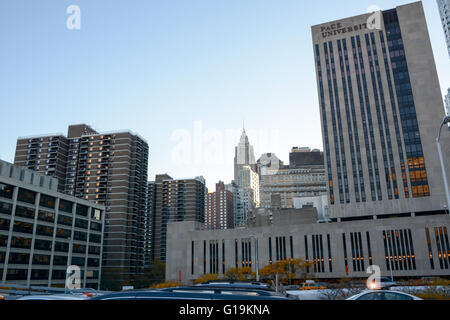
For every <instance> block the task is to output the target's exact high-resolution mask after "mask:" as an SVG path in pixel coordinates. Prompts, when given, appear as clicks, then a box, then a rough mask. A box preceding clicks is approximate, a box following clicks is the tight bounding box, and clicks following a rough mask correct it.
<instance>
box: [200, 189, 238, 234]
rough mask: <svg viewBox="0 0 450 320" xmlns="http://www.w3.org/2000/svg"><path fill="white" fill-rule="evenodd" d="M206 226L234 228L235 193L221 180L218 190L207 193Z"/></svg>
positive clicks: (215, 228)
mask: <svg viewBox="0 0 450 320" xmlns="http://www.w3.org/2000/svg"><path fill="white" fill-rule="evenodd" d="M205 228H206V229H209V230H226V229H233V228H234V213H233V193H232V192H230V191H228V190H226V188H225V184H224V183H223V182H222V181H220V182H219V183H217V184H216V191H215V192H209V193H208V194H207V195H206V215H205Z"/></svg>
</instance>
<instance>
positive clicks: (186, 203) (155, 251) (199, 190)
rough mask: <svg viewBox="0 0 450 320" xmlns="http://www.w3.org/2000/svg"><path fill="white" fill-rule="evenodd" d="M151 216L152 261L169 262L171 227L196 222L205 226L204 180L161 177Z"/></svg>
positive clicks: (200, 178)
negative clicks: (178, 223) (171, 223)
mask: <svg viewBox="0 0 450 320" xmlns="http://www.w3.org/2000/svg"><path fill="white" fill-rule="evenodd" d="M150 184H154V188H153V192H152V199H153V200H152V206H151V208H149V213H150V216H151V221H152V232H151V236H152V239H151V260H160V261H163V262H164V261H166V254H167V246H166V244H167V237H168V230H167V228H168V224H169V222H174V221H194V222H198V223H201V224H202V225H204V223H205V201H206V190H207V189H206V183H205V179H204V178H203V177H196V178H189V179H173V178H172V177H170V176H169V175H166V174H164V175H157V176H156V178H155V181H154V182H150Z"/></svg>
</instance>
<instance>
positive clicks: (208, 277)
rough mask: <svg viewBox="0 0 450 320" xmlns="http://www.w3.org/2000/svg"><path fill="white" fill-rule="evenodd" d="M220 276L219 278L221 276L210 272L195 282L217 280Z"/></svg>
mask: <svg viewBox="0 0 450 320" xmlns="http://www.w3.org/2000/svg"><path fill="white" fill-rule="evenodd" d="M218 278H219V276H218V275H217V274H211V273H208V274H205V275H204V276H202V277H200V278H197V279H195V280H194V284H199V283H204V282H208V281H214V280H217V279H218Z"/></svg>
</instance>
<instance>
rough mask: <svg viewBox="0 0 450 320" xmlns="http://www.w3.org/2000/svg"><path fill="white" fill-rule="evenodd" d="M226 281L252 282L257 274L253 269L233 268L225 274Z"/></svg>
mask: <svg viewBox="0 0 450 320" xmlns="http://www.w3.org/2000/svg"><path fill="white" fill-rule="evenodd" d="M225 279H227V280H229V281H250V280H254V279H256V273H255V272H253V271H252V268H250V267H245V268H233V269H230V270H228V271H227V272H226V273H225Z"/></svg>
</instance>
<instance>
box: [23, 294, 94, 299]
mask: <svg viewBox="0 0 450 320" xmlns="http://www.w3.org/2000/svg"><path fill="white" fill-rule="evenodd" d="M87 299H89V297H88V296H85V295H73V294H49V295H46V294H36V295H28V296H23V297H20V298H18V299H17V300H87Z"/></svg>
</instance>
